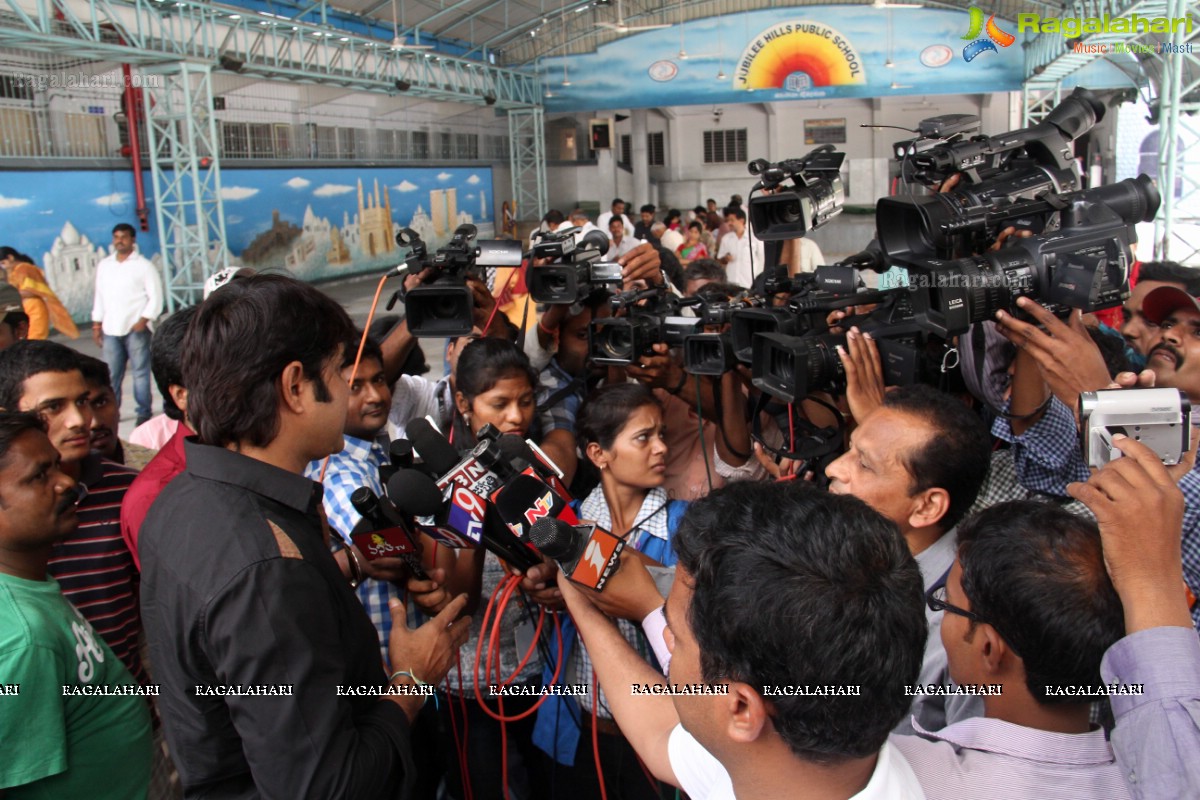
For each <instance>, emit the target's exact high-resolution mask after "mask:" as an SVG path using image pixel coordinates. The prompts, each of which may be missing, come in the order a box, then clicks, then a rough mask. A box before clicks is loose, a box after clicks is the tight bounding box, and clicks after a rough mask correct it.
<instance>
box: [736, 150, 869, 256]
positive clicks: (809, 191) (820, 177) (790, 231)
mask: <svg viewBox="0 0 1200 800" xmlns="http://www.w3.org/2000/svg"><path fill="white" fill-rule="evenodd" d="M845 160H846V154H845V153H838V152H835V151H834V149H833V145H831V144H825V145H821V146H820V147H818V148H817V149H816V150H813V151H812V152H811V153H809V154H808V155H806V156H804V157H802V158H791V159H787V160H785V161H780V162H779V163H777V164H772V163H771V162H769V161H767V160H766V159H765V158H757V159H755V160H754V161H751V162H750V164H749V165H748V167H749V170H750V174H751V175H757V176H759V180H758V183H756V184H755V185H754V189H753V190H752V191H751V193H752V194H753V192H754V191H757V190H759V189H775V188H777V187H778V186H779V185H780V184H782V183H783V182H784V181H786V180H789V179H790V180H791V181H792V186H791V189H790V190H788V191H779V192H775V193H774V194H769V195H764V196H761V197H751V198H750V206H749V211H748V212H747V213H748V216H749V217H750V226H751V230H753V231H754V235H755V236H757V237H758V238H759V239H761V240H763V241H764V242H773V241H778V240H781V239H796V238H798V237H801V236H803V235H804V234H806V233H808V232H809V231H811V230H814V229H816V228H819V227H821V226H822V225H824V224H825V223H826V222H828V221H829V220H831V219H833V218H834V217H836V216H837V215H838V214H840V213H842V206H843V204H844V203H845V201H846V193H845V190H844V189H843V188H842V177H841V169H842V163H843V162H844V161H845Z"/></svg>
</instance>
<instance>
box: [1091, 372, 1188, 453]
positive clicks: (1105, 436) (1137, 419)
mask: <svg viewBox="0 0 1200 800" xmlns="http://www.w3.org/2000/svg"><path fill="white" fill-rule="evenodd" d="M1191 421H1192V404H1191V402H1190V401H1189V400H1188V397H1187V395H1186V394H1185V393H1184V392H1182V391H1180V390H1179V389H1105V390H1103V391H1098V392H1083V393H1081V394H1080V395H1079V424H1080V436H1081V437H1082V444H1083V460H1084V461H1085V462H1087V465H1088V466H1089V467H1096V468H1099V467H1103V466H1104V465H1105V464H1107V463H1108V462H1109V461H1112V460H1113V459H1114V458H1120V457H1121V455H1122V453H1121V451H1120V450H1119V449H1117V448H1116V447H1115V446H1114V445H1113V440H1112V437H1113V436H1114V435H1115V434H1124V435H1125V436H1128V437H1129V438H1130V439H1135V440H1137V441H1139V442H1141V443H1142V444H1144V445H1146V446H1147V447H1149V448H1150V449H1151V450H1153V451H1154V453H1155V454H1156V455H1157V456H1158V457H1159V459H1160V460H1161V461H1162V463H1164V464H1166V465H1168V466H1171V465H1174V464H1178V463H1179V461H1180V459H1182V458H1183V454H1184V453H1186V452H1187V451H1188V450H1189V449H1191V433H1192V425H1191Z"/></svg>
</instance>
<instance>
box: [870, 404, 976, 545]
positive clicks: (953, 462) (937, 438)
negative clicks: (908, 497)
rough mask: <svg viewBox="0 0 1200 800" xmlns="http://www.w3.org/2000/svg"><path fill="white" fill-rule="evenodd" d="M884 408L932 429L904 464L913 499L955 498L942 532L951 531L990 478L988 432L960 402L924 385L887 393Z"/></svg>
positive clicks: (942, 522) (904, 457)
mask: <svg viewBox="0 0 1200 800" xmlns="http://www.w3.org/2000/svg"><path fill="white" fill-rule="evenodd" d="M883 405H884V407H885V408H891V409H894V410H896V411H903V412H904V413H906V414H912V415H913V416H916V417H920V418H921V419H922V420H924V422H925V424H927V425H928V426H929V427H930V428H932V429H933V433H932V435H931V436H930V437H929V440H928V441H926V442H925V446H924V447H922V448H921V449H920V450H918V451H917V452H915V453H906V454H902V458H903V461H904V465H905V467H907V468H908V474H909V475H911V476H912V487H911V489H910V490H909V494H916V493H917V492H923V491H925V490H926V489H932V488H934V487H938V488H940V489H945V490H946V492H947V493H948V494H949V495H950V506H949V508H948V509H947V510H946V514H945V516H943V517H942V518H941V519H940V520H938V524H939V525H940V526H941V528H942V530H944V531H947V530H950V529H951V528H953V527H954V526H955V525H956V524H958V521H959V520H960V519H962V516H963V514H966V513H967V509H969V508H970V507H971V505H972V504H973V503H974V502H975V497H976V495H978V494H979V489H980V487H981V486H983V481H984V479H985V478H986V477H987V472H988V466H989V465H990V463H991V457H992V441H991V437H990V436H989V435H988V431H987V428H986V427H985V426H984V424H983V422H982V420H980V419H979V417H978V416H976V414H975V413H974V412H973V411H971V410H970V409H969V408H967V407H966V406H965V405H963V403H962V402H960V401H959V400H958V399H956V398H954V397H951V396H950V395H948V394H946V393H945V392H939V391H938V390H937V389H934V388H933V387H932V386H926V385H925V384H922V383H918V384H913V385H911V386H902V387H900V388H898V389H894V390H892V391H890V392H887V393H886V394H884V396H883Z"/></svg>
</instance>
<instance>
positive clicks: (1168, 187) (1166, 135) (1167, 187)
mask: <svg viewBox="0 0 1200 800" xmlns="http://www.w3.org/2000/svg"><path fill="white" fill-rule="evenodd" d="M1191 8H1192V5H1191V4H1190V3H1188V2H1186V0H1171V3H1170V11H1169V16H1172V17H1181V16H1183V15H1184V14H1190V13H1192V11H1191ZM1193 27H1197V28H1198V29H1197V30H1195V31H1194V32H1193V33H1192V35H1191V36H1188V35H1187V34H1186V33H1185V32H1184V31H1176V32H1175V33H1174V34H1173V35H1172V36H1171V44H1172V45H1174V46H1175V48H1176V52H1174V53H1171V54H1169V55H1165V56H1163V58H1164V62H1165V63H1164V69H1163V73H1162V79H1161V81H1160V83H1161V84H1162V85H1161V86H1160V87H1159V106H1158V120H1159V136H1158V153H1159V162H1158V174H1159V178H1160V180H1159V184H1158V185H1159V191H1160V192H1161V193H1162V205H1161V206H1160V207H1159V209H1158V216H1157V217H1156V218H1155V220H1154V257H1155V258H1156V259H1160V260H1165V259H1171V260H1173V261H1178V262H1180V263H1189V262H1192V261H1194V260H1195V259H1196V256H1197V254H1198V253H1200V241H1197V240H1196V239H1193V240H1192V241H1190V242H1189V241H1188V240H1187V239H1185V238H1183V237H1182V236H1180V235H1179V227H1178V223H1181V222H1186V223H1191V224H1192V225H1193V226H1195V228H1194V229H1193V234H1195V231H1196V230H1200V119H1198V118H1197V116H1196V114H1197V113H1200V57H1198V56H1197V54H1196V53H1188V52H1183V51H1184V50H1185V48H1184V45H1187V44H1188V43H1189V42H1190V43H1191V44H1192V49H1193V50H1196V49H1197V48H1200V26H1193ZM1185 63H1190V64H1191V67H1192V69H1190V70H1189V72H1188V74H1189V75H1193V76H1197V77H1196V79H1195V80H1193V81H1191V82H1190V83H1189V84H1187V85H1184V82H1183V81H1184V77H1183V75H1184V72H1183V66H1184V64H1185ZM1185 115H1186V116H1185ZM1176 187H1178V188H1179V190H1180V193H1179V197H1176V196H1175V190H1176ZM1181 212H1182V213H1181ZM1185 213H1186V214H1189V216H1186V217H1185V216H1184V214H1185ZM1172 250H1174V252H1172Z"/></svg>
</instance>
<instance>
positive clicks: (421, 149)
mask: <svg viewBox="0 0 1200 800" xmlns="http://www.w3.org/2000/svg"><path fill="white" fill-rule="evenodd" d="M412 157H413V158H415V159H418V160H420V161H424V160H425V159H427V158H429V132H428V131H413V132H412Z"/></svg>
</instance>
